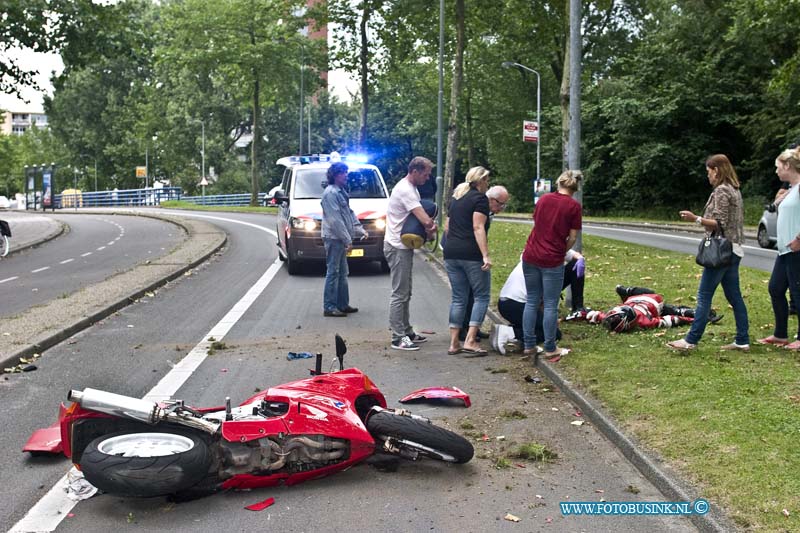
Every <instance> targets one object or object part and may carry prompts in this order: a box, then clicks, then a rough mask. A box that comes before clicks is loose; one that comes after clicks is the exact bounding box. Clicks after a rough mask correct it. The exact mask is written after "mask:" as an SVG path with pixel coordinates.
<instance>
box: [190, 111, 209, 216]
mask: <svg viewBox="0 0 800 533" xmlns="http://www.w3.org/2000/svg"><path fill="white" fill-rule="evenodd" d="M189 120H191V121H192V122H199V123H200V131H201V134H200V135H201V137H200V160H201V163H200V164H201V167H200V169H201V170H200V172H201V176H200V186H201V187H202V189H203V205H205V204H206V186H205V182H206V121H205V120H201V119H199V118H193V119H189Z"/></svg>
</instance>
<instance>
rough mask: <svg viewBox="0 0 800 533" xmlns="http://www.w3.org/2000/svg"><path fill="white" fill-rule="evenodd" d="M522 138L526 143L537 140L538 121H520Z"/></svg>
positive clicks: (536, 141)
mask: <svg viewBox="0 0 800 533" xmlns="http://www.w3.org/2000/svg"><path fill="white" fill-rule="evenodd" d="M522 140H523V141H524V142H526V143H538V142H539V123H538V122H535V121H533V120H523V121H522Z"/></svg>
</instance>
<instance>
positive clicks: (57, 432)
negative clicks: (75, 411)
mask: <svg viewBox="0 0 800 533" xmlns="http://www.w3.org/2000/svg"><path fill="white" fill-rule="evenodd" d="M66 411H67V408H66V406H65V405H64V404H63V403H62V404H60V406H59V408H58V420H57V421H55V422H54V423H53V424H52V425H51V426H50V427H46V428H42V429H37V430H36V431H34V432H33V433H32V434H31V436H30V437H29V438H28V442H26V443H25V445H24V446H23V447H22V451H23V452H31V453H62V452H63V451H64V446H63V444H62V441H61V419H62V418H63V417H64V414H65V413H66Z"/></svg>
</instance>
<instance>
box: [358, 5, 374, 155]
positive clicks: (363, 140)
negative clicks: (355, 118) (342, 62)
mask: <svg viewBox="0 0 800 533" xmlns="http://www.w3.org/2000/svg"><path fill="white" fill-rule="evenodd" d="M371 14H372V10H371V8H370V4H369V2H368V1H366V0H365V1H364V4H363V10H362V12H361V22H360V24H359V30H360V32H361V50H360V51H359V70H360V71H361V72H360V74H361V116H360V117H359V121H360V125H359V130H358V146H359V148H360V150H361V151H364V150H365V149H366V144H367V112H368V111H369V70H368V68H369V48H368V47H369V43H368V41H367V22H369V17H370V15H371Z"/></svg>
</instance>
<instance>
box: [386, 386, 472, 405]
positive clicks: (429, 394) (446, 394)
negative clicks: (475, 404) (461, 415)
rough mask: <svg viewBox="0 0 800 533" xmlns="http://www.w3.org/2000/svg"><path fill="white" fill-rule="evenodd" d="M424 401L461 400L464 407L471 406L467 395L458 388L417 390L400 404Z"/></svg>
mask: <svg viewBox="0 0 800 533" xmlns="http://www.w3.org/2000/svg"><path fill="white" fill-rule="evenodd" d="M425 400H462V401H463V402H464V407H469V406H470V405H472V402H470V400H469V394H467V393H466V392H464V391H462V390H461V389H459V388H458V387H428V388H426V389H419V390H416V391H414V392H412V393H411V394H409V395H407V396H405V397H404V398H402V399H401V400H400V403H406V402H412V401H418V402H422V401H425Z"/></svg>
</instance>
